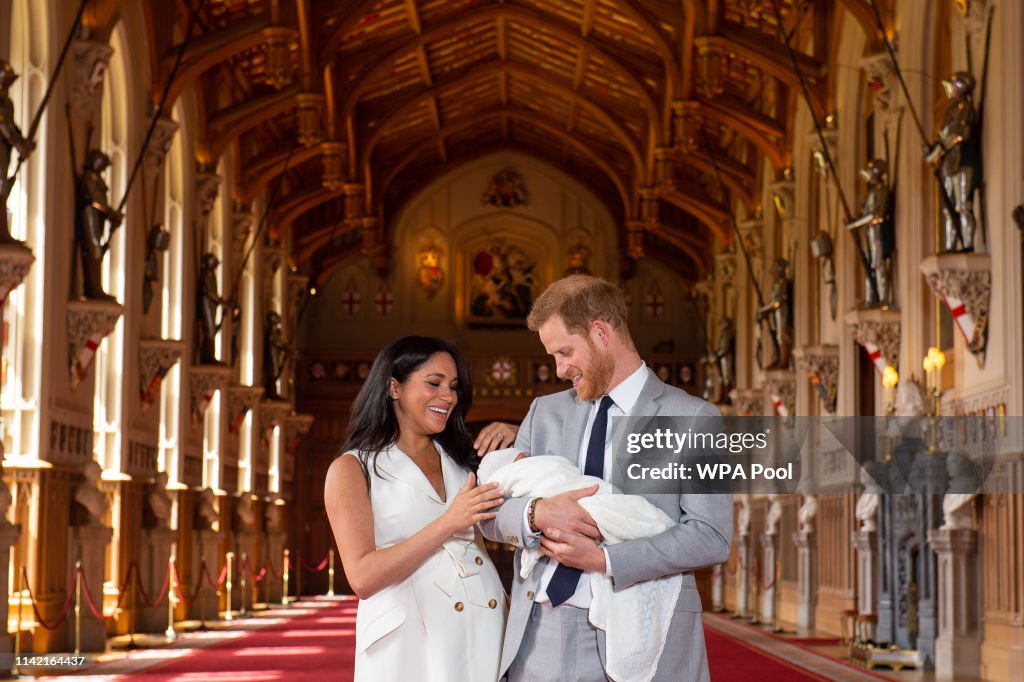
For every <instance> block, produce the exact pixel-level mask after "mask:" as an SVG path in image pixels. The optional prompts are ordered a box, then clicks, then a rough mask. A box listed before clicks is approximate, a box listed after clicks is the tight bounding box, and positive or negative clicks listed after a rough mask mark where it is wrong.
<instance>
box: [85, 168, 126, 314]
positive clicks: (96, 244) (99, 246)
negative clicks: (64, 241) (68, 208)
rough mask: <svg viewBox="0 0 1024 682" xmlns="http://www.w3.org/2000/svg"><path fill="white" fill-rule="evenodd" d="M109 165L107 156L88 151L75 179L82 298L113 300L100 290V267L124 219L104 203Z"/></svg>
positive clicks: (101, 288) (105, 201)
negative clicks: (104, 177)
mask: <svg viewBox="0 0 1024 682" xmlns="http://www.w3.org/2000/svg"><path fill="white" fill-rule="evenodd" d="M109 166H110V157H108V156H107V155H106V154H104V153H103V152H101V151H100V150H99V149H90V150H89V153H88V154H86V155H85V163H84V164H83V165H82V173H81V174H80V175H79V176H78V188H77V189H78V201H77V204H78V211H77V212H76V215H75V238H76V241H77V242H78V253H79V255H80V256H81V263H82V295H83V296H84V297H85V298H90V299H98V300H105V301H113V300H115V298H114V297H113V296H111V295H110V294H108V293H106V292H105V291H103V278H102V270H101V266H102V264H103V257H104V256H105V255H106V254H107V250H108V249H109V248H110V240H111V239H112V238H113V236H114V230H116V229H117V228H118V226H120V224H121V220H122V219H123V216H122V215H121V214H120V213H119V212H118V211H117V210H115V209H113V208H111V206H110V204H109V203H107V183H106V182H105V181H104V180H103V171H105V170H106V169H107V168H108V167H109ZM107 221H110V234H109V235H106V223H107ZM105 236H106V238H104V237H105Z"/></svg>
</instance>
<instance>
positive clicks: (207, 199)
mask: <svg viewBox="0 0 1024 682" xmlns="http://www.w3.org/2000/svg"><path fill="white" fill-rule="evenodd" d="M219 192H220V176H219V175H217V174H216V173H207V172H200V173H196V196H195V201H196V216H195V218H196V221H198V222H199V224H205V223H206V219H207V218H208V217H209V215H210V211H212V210H213V204H214V202H215V201H217V194H218V193H219Z"/></svg>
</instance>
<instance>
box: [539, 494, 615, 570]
mask: <svg viewBox="0 0 1024 682" xmlns="http://www.w3.org/2000/svg"><path fill="white" fill-rule="evenodd" d="M597 488H598V486H597V485H592V486H590V487H589V488H581V489H580V490H570V491H568V492H564V493H559V494H558V495H553V496H552V497H545V498H543V499H541V500H538V501H537V506H536V508H535V509H534V513H533V514H534V515H533V518H534V522H535V523H536V526H537V528H539V529H540V530H541V531H543V532H544V534H545V535H547V534H548V529H549V528H550V529H557V530H560V531H563V532H567V533H573V534H577V535H582V536H584V537H586V538H588V539H589V541H590V542H600V541H601V540H603V539H604V538H602V537H601V531H600V530H599V529H598V527H597V523H596V522H595V521H594V519H593V517H592V516H591V515H590V514H588V513H587V510H586V509H584V508H583V507H581V506H580V503H579V500H580V499H581V498H584V497H590V496H591V495H593V494H594V493H596V492H597ZM549 537H550V536H549ZM569 565H570V566H571V565H573V564H569Z"/></svg>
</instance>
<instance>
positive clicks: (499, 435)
mask: <svg viewBox="0 0 1024 682" xmlns="http://www.w3.org/2000/svg"><path fill="white" fill-rule="evenodd" d="M504 439H505V434H504V433H499V434H498V440H499V441H501V440H504Z"/></svg>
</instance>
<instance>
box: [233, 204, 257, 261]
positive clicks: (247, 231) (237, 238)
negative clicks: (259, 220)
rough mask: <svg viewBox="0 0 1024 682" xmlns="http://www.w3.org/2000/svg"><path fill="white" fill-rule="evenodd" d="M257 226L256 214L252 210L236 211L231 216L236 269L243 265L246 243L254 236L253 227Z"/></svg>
mask: <svg viewBox="0 0 1024 682" xmlns="http://www.w3.org/2000/svg"><path fill="white" fill-rule="evenodd" d="M255 224H256V214H254V213H253V212H252V211H251V210H248V209H242V210H236V211H235V212H234V213H232V214H231V247H232V248H231V254H232V256H234V259H235V262H234V265H235V267H239V266H241V264H242V258H244V257H245V243H246V242H247V241H248V240H249V235H251V234H252V229H253V226H254V225H255Z"/></svg>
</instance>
